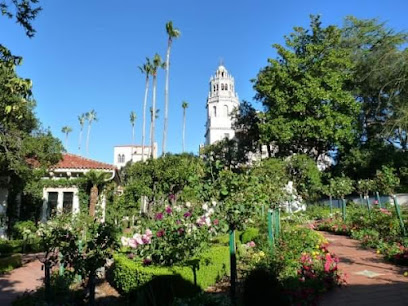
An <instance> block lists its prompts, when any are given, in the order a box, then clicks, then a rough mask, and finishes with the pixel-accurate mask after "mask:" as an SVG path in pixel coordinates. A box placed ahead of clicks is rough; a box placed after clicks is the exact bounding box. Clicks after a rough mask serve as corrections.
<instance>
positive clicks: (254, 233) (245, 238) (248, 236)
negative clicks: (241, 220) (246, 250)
mask: <svg viewBox="0 0 408 306" xmlns="http://www.w3.org/2000/svg"><path fill="white" fill-rule="evenodd" d="M258 236H259V229H258V228H256V227H248V228H247V229H246V230H245V231H243V232H242V233H241V235H239V240H240V241H241V243H243V244H245V243H248V242H250V241H254V240H256V238H258Z"/></svg>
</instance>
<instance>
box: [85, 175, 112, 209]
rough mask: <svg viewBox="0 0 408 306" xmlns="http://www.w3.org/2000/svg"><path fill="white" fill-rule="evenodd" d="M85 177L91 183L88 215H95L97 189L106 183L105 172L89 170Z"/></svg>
mask: <svg viewBox="0 0 408 306" xmlns="http://www.w3.org/2000/svg"><path fill="white" fill-rule="evenodd" d="M85 177H86V179H87V180H88V181H89V182H90V183H91V185H92V187H91V192H90V195H89V215H90V216H92V217H95V210H96V204H97V203H98V196H99V190H98V186H99V187H101V186H102V185H103V184H104V183H106V178H107V174H106V173H105V172H102V171H93V170H91V171H89V172H87V173H86V174H85Z"/></svg>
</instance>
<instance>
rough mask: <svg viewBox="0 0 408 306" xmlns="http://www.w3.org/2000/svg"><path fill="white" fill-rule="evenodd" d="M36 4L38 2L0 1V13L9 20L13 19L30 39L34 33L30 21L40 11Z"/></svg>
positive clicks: (22, 0) (26, 0)
mask: <svg viewBox="0 0 408 306" xmlns="http://www.w3.org/2000/svg"><path fill="white" fill-rule="evenodd" d="M9 2H11V3H9ZM38 2H39V1H38V0H13V1H5V0H2V1H0V11H1V14H2V15H3V16H6V17H8V18H10V19H11V18H15V19H16V22H17V23H19V24H20V25H21V26H22V27H23V28H24V29H25V30H26V35H27V36H28V37H30V38H31V37H33V36H34V34H35V32H36V31H35V29H34V28H33V26H32V21H33V20H34V19H35V18H36V17H37V15H38V13H39V12H40V11H41V10H42V8H41V7H40V6H38V5H37V3H38Z"/></svg>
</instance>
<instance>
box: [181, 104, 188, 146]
mask: <svg viewBox="0 0 408 306" xmlns="http://www.w3.org/2000/svg"><path fill="white" fill-rule="evenodd" d="M181 107H182V108H183V152H184V151H185V146H184V145H185V136H186V109H187V108H188V103H187V102H186V101H183V103H181Z"/></svg>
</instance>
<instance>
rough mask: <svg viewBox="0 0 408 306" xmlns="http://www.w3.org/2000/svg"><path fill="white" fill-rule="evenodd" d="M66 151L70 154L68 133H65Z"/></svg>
mask: <svg viewBox="0 0 408 306" xmlns="http://www.w3.org/2000/svg"><path fill="white" fill-rule="evenodd" d="M65 149H66V150H67V152H68V133H65Z"/></svg>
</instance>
